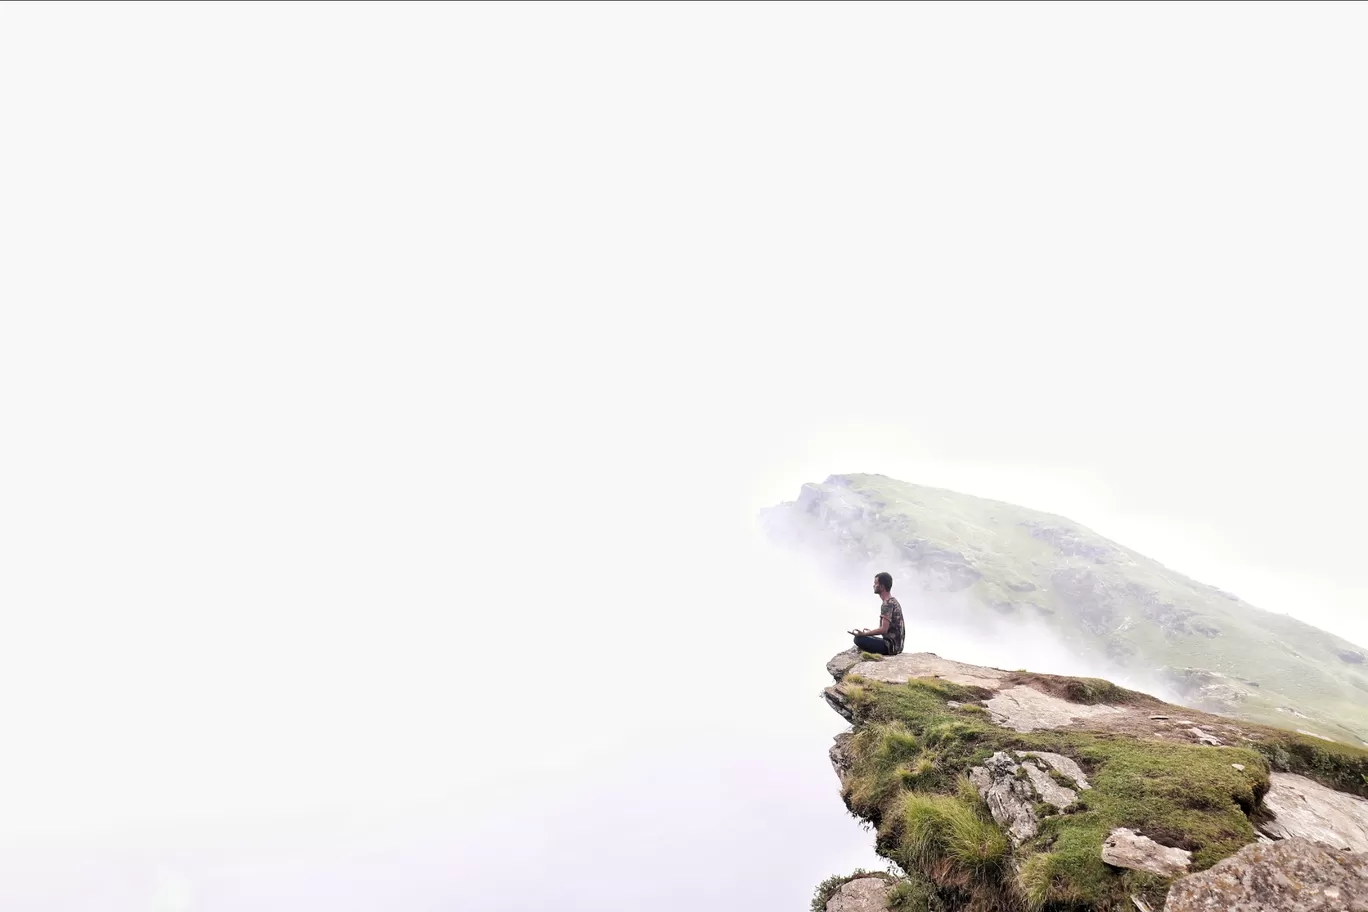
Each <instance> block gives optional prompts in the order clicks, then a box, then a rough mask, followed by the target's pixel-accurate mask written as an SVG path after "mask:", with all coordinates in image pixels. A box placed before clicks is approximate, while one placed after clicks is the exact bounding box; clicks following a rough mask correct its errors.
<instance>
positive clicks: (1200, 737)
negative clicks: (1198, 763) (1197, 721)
mask: <svg viewBox="0 0 1368 912" xmlns="http://www.w3.org/2000/svg"><path fill="white" fill-rule="evenodd" d="M1188 731H1190V732H1192V737H1194V738H1196V739H1197V743H1199V744H1209V745H1211V746H1212V747H1220V746H1221V745H1222V744H1224V743H1225V742H1223V741H1222V740H1221V739H1220V738H1218V737H1216V736H1215V735H1209V734H1207V733H1206V732H1204V731H1202V730H1201V729H1200V728H1197V727H1196V726H1193V727H1192V728H1190V729H1188Z"/></svg>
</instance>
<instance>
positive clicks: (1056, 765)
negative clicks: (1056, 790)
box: [1016, 751, 1092, 789]
mask: <svg viewBox="0 0 1368 912" xmlns="http://www.w3.org/2000/svg"><path fill="white" fill-rule="evenodd" d="M1016 755H1017V756H1018V757H1038V758H1039V759H1041V760H1044V761H1045V762H1046V763H1047V764H1049V766H1050V768H1051V769H1053V770H1054V771H1055V772H1057V773H1062V774H1063V775H1065V776H1068V777H1069V778H1070V779H1072V780H1073V781H1074V783H1075V784H1076V785H1077V786H1078V787H1079V788H1081V789H1090V788H1092V786H1091V785H1089V784H1088V777H1087V776H1085V775H1084V774H1083V767H1081V766H1079V765H1078V764H1077V763H1075V762H1074V761H1073V760H1071V759H1069V758H1068V757H1066V756H1064V755H1063V754H1052V753H1050V752H1049V751H1026V752H1025V753H1023V752H1021V751H1017V752H1016Z"/></svg>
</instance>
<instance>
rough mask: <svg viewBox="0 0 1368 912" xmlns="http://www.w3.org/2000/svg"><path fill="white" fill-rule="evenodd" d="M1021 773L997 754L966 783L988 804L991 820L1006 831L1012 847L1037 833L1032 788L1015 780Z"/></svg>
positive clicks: (973, 773)
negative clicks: (969, 783)
mask: <svg viewBox="0 0 1368 912" xmlns="http://www.w3.org/2000/svg"><path fill="white" fill-rule="evenodd" d="M1020 769H1021V767H1020V765H1019V764H1017V763H1014V762H1013V761H1012V758H1011V757H1009V756H1008V755H1007V754H1005V753H1003V752H1002V751H998V752H997V753H996V754H993V756H991V757H989V758H988V760H987V761H985V763H984V765H983V766H976V767H974V768H973V769H972V770H970V771H969V781H970V782H972V783H974V787H975V788H977V789H978V793H979V796H980V797H982V798H983V800H984V801H986V802H987V803H988V810H989V811H990V812H991V813H992V815H993V820H994V821H995V822H996V823H997V825H998V826H1000V827H1002V828H1003V829H1005V830H1006V831H1007V835H1008V836H1010V837H1011V839H1012V844H1013V845H1020V844H1021V843H1023V842H1025V841H1026V840H1027V839H1030V838H1031V837H1033V836H1035V834H1036V832H1037V831H1038V829H1039V827H1038V824H1037V821H1036V814H1035V806H1034V805H1035V788H1034V787H1033V786H1032V785H1031V783H1030V780H1028V779H1021V778H1018V777H1017V771H1018V770H1020Z"/></svg>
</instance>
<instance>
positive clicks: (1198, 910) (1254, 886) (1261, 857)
mask: <svg viewBox="0 0 1368 912" xmlns="http://www.w3.org/2000/svg"><path fill="white" fill-rule="evenodd" d="M1164 912H1368V855H1364V854H1361V853H1349V852H1338V851H1335V850H1333V849H1329V848H1326V847H1325V846H1323V845H1320V844H1318V843H1315V842H1312V841H1310V840H1308V839H1287V840H1284V841H1282V842H1274V843H1255V844H1254V845H1248V846H1245V847H1244V848H1243V849H1241V850H1240V851H1239V852H1238V853H1237V854H1235V855H1233V856H1231V857H1230V858H1227V859H1225V860H1224V861H1220V862H1217V864H1216V865H1214V866H1213V867H1211V868H1210V869H1208V870H1206V871H1202V872H1201V873H1199V874H1191V875H1188V876H1187V877H1184V878H1183V879H1182V880H1179V881H1178V882H1177V883H1175V884H1174V885H1173V887H1172V889H1170V890H1169V894H1168V900H1167V902H1166V903H1165V905H1164Z"/></svg>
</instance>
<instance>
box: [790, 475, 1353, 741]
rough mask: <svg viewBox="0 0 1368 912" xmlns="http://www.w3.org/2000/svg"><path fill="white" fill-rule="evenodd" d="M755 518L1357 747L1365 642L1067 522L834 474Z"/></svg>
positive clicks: (1236, 708) (1213, 704) (1190, 694)
mask: <svg viewBox="0 0 1368 912" xmlns="http://www.w3.org/2000/svg"><path fill="white" fill-rule="evenodd" d="M763 519H764V521H765V524H766V526H767V528H768V529H769V531H770V532H771V534H772V535H774V536H775V537H776V538H780V539H783V540H786V541H789V542H791V543H802V544H804V545H806V546H809V547H813V548H816V549H817V550H818V552H819V553H825V554H828V555H830V556H831V557H833V558H836V559H837V560H838V561H839V562H840V563H842V564H844V565H846V566H849V567H851V568H856V567H859V568H864V569H869V568H874V567H876V565H877V569H885V568H886V569H889V570H890V571H892V572H894V573H895V575H896V576H898V578H899V579H906V578H911V579H914V580H916V585H920V587H921V588H922V589H923V590H926V591H927V592H930V593H946V594H949V593H959V594H961V596H962V597H963V602H964V604H965V605H967V606H968V609H969V611H970V612H981V613H982V617H983V619H984V620H987V619H989V618H991V619H992V620H993V626H995V627H1002V626H1004V625H1005V626H1007V627H1008V628H1009V629H1010V626H1011V624H1012V623H1013V622H1020V623H1022V624H1028V625H1031V626H1033V627H1042V628H1045V629H1048V630H1050V631H1051V632H1052V633H1053V634H1054V635H1055V637H1056V638H1057V639H1058V640H1059V641H1060V642H1061V643H1062V644H1064V645H1065V646H1066V647H1067V648H1069V649H1070V650H1071V651H1073V652H1074V653H1075V654H1077V655H1080V656H1083V657H1086V658H1090V659H1095V660H1097V661H1099V662H1106V663H1108V664H1110V665H1113V666H1115V667H1117V668H1119V669H1129V670H1133V671H1135V672H1137V673H1143V674H1145V675H1147V676H1157V677H1158V678H1159V679H1160V680H1162V681H1163V683H1165V684H1166V685H1167V686H1168V688H1169V689H1170V690H1171V691H1172V692H1173V693H1174V694H1176V695H1177V696H1178V697H1179V698H1180V699H1181V700H1182V701H1183V702H1185V703H1187V704H1189V705H1192V706H1195V707H1198V708H1202V709H1207V710H1210V711H1212V712H1219V713H1224V714H1228V715H1234V716H1238V717H1241V718H1246V719H1250V720H1254V721H1259V722H1265V723H1270V724H1275V725H1281V726H1284V727H1288V728H1293V729H1302V730H1304V731H1305V732H1307V733H1314V734H1318V735H1321V736H1326V737H1332V738H1335V739H1337V740H1341V741H1347V742H1350V743H1354V744H1368V661H1366V660H1365V650H1364V649H1363V648H1361V647H1359V646H1356V645H1354V644H1352V643H1350V642H1348V641H1346V640H1343V639H1340V638H1339V637H1336V636H1334V635H1332V634H1329V633H1326V632H1325V631H1323V630H1319V629H1317V628H1315V627H1312V626H1310V625H1309V624H1304V623H1302V622H1300V621H1297V620H1294V619H1292V618H1290V617H1288V616H1286V615H1280V614H1274V613H1272V612H1268V611H1264V610H1262V609H1259V608H1256V607H1255V606H1253V605H1250V604H1249V603H1248V602H1245V601H1243V600H1242V599H1240V598H1237V597H1236V596H1234V595H1231V594H1229V593H1226V592H1223V591H1221V590H1220V589H1217V588H1215V587H1214V586H1209V585H1206V584H1204V583H1199V582H1197V581H1195V580H1192V579H1189V578H1188V577H1186V576H1183V575H1182V574H1180V573H1175V572H1174V571H1172V570H1169V569H1168V568H1167V567H1164V566H1163V565H1162V564H1160V563H1158V562H1157V561H1154V560H1151V559H1150V558H1147V557H1145V556H1144V555H1143V554H1138V553H1136V552H1135V551H1132V550H1130V549H1129V548H1126V547H1124V546H1123V545H1120V544H1117V543H1116V542H1113V541H1109V540H1108V539H1105V538H1103V537H1102V536H1100V535H1098V534H1096V533H1095V532H1092V531H1090V530H1088V529H1086V528H1084V527H1083V526H1080V525H1078V524H1077V523H1075V522H1072V521H1071V520H1068V519H1065V518H1064V517H1061V516H1054V515H1051V514H1048V513H1041V512H1038V511H1036V510H1030V509H1027V508H1025V507H1019V506H1015V505H1013V504H1008V503H1001V502H999V501H992V500H984V499H982V498H978V497H971V496H968V495H965V494H957V493H954V492H952V491H945V490H940V489H937V488H928V487H922V486H920V485H914V484H908V483H906V482H901V481H896V480H894V479H891V478H886V477H884V476H881V475H837V476H832V477H831V478H828V479H827V480H826V482H825V483H823V484H809V485H804V486H803V489H802V491H801V493H800V495H799V498H798V500H797V501H795V502H791V503H786V504H781V505H779V506H777V507H773V508H770V509H769V510H766V511H765V512H764V514H763ZM899 571H901V572H899ZM901 585H902V586H904V589H903V591H904V592H905V591H906V588H905V587H906V586H907V585H908V584H907V583H906V582H904V583H902V584H901ZM947 597H948V596H947ZM909 620H911V619H909Z"/></svg>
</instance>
